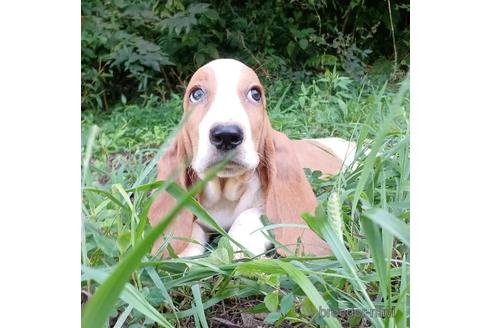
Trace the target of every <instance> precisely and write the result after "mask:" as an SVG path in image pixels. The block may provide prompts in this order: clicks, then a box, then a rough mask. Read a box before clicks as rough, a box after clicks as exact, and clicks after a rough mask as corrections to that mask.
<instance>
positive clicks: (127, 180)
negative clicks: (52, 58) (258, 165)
mask: <svg viewBox="0 0 492 328" xmlns="http://www.w3.org/2000/svg"><path fill="white" fill-rule="evenodd" d="M408 36H409V4H408V2H405V1H371V2H367V1H288V2H283V1H264V2H256V1H255V2H247V3H243V2H239V1H220V2H219V1H211V2H208V3H197V2H192V1H164V2H162V1H131V2H130V1H124V0H119V1H116V0H113V1H86V0H84V1H83V2H82V140H83V144H82V159H83V160H82V163H83V167H82V170H83V181H82V196H83V204H82V277H81V284H82V302H83V305H84V309H83V318H82V323H83V326H84V327H97V326H99V324H98V323H101V324H102V325H109V326H111V327H149V326H167V327H172V326H181V327H189V326H197V327H207V326H210V327H225V326H231V327H234V325H236V326H242V327H247V326H248V324H250V325H253V324H255V325H266V324H272V325H277V326H282V327H291V326H300V327H316V326H328V327H339V326H343V327H368V326H371V325H372V326H375V327H406V326H408V325H409V308H408V306H409V302H408V298H409V258H410V253H409V235H408V224H409V218H410V212H409V179H410V177H409V133H408V131H409V127H408V117H409V101H408V100H409V93H408V79H407V80H404V76H405V75H406V73H405V72H406V70H407V69H408V67H409V62H408V49H409V47H408V46H409V45H408V41H409V37H408ZM216 57H233V58H237V59H240V60H242V61H243V62H245V63H247V64H249V65H251V66H252V67H253V68H254V69H255V70H256V71H257V72H258V74H259V75H260V77H261V79H262V81H263V83H264V84H265V87H266V89H267V92H268V97H267V103H268V112H269V117H270V119H271V121H272V125H273V127H274V128H276V129H278V130H281V131H283V132H285V133H287V134H288V135H289V136H290V137H291V138H303V137H319V136H323V137H326V136H339V137H344V138H347V139H350V140H354V141H357V143H358V146H359V147H358V159H359V163H360V164H359V165H358V166H357V167H353V168H352V169H350V170H347V171H345V172H344V173H342V174H340V175H338V176H336V177H332V178H331V179H328V180H327V179H324V178H323V177H321V176H320V174H319V172H309V171H307V172H306V174H307V176H308V177H309V179H310V181H311V183H312V185H313V188H314V189H315V191H316V194H317V196H318V199H319V202H320V207H319V210H318V211H317V213H316V216H317V220H312V218H310V217H309V216H306V217H305V220H306V223H307V224H309V225H310V226H311V227H312V228H313V229H314V230H315V231H317V232H318V233H319V234H320V236H321V237H322V238H323V239H324V240H325V241H326V242H327V243H328V244H329V245H330V246H331V247H332V249H333V250H334V256H332V257H327V258H306V257H300V256H297V255H296V254H292V256H289V257H286V258H281V259H280V258H271V259H268V260H262V259H247V260H245V261H243V262H234V261H232V256H231V253H230V241H229V239H228V237H227V235H224V232H223V231H220V229H218V231H217V233H218V234H217V236H218V237H217V238H213V239H212V241H211V243H210V245H208V247H209V249H210V251H209V252H207V253H206V254H205V255H204V256H202V257H200V258H198V259H194V260H184V259H177V258H171V259H166V260H161V259H156V258H152V257H151V256H149V255H148V246H149V245H150V244H151V243H152V239H153V238H157V236H159V234H160V231H159V229H161V231H162V229H164V226H161V227H157V228H156V229H153V230H152V229H151V227H150V225H149V224H148V221H147V211H148V207H149V205H150V203H151V201H152V199H151V197H150V196H149V193H150V191H151V190H152V189H153V188H157V187H160V188H167V189H168V190H173V192H174V193H175V196H176V197H177V199H178V203H179V204H181V205H182V206H187V207H189V208H191V209H192V210H193V211H194V212H195V214H196V215H198V216H200V217H201V218H202V219H204V220H213V218H210V217H207V214H206V212H205V213H204V212H203V211H202V209H201V208H200V207H199V206H197V204H196V203H194V202H193V201H192V200H191V198H190V196H191V194H187V193H186V191H180V190H177V189H176V188H175V186H174V185H170V184H164V185H163V184H159V183H158V184H155V183H154V181H155V163H156V160H157V158H158V156H159V154H161V153H162V152H163V151H165V148H166V140H168V138H169V136H170V135H171V134H172V131H173V130H174V129H175V127H176V126H177V125H178V124H179V121H180V118H181V112H182V108H181V92H182V90H183V88H184V86H185V85H186V80H187V79H188V78H189V77H190V75H191V74H192V73H193V72H194V71H195V70H196V68H197V67H198V66H200V65H201V64H203V63H205V62H207V61H209V60H211V59H213V58H216ZM368 149H370V152H369V151H367V150H368ZM169 219H172V217H170V218H169ZM221 236H222V238H221ZM270 255H271V254H270ZM270 255H269V256H270ZM89 296H90V299H91V301H90V302H88V303H87V299H88V297H89ZM320 307H321V308H323V309H332V310H337V311H338V312H337V315H335V316H327V315H323V312H321V313H320V312H319V311H318V310H319V308H320ZM353 309H360V310H364V311H367V310H369V309H390V310H391V311H392V313H393V314H394V315H393V316H389V317H377V316H373V315H370V314H368V313H363V312H354V311H353ZM325 314H326V312H325ZM108 318H109V319H108Z"/></svg>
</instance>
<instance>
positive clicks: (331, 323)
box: [276, 239, 341, 328]
mask: <svg viewBox="0 0 492 328" xmlns="http://www.w3.org/2000/svg"><path fill="white" fill-rule="evenodd" d="M337 240H338V239H337ZM276 263H277V264H278V266H279V267H281V268H282V269H283V270H284V271H285V273H287V274H288V275H289V277H290V278H291V279H292V280H293V281H294V282H295V283H296V284H297V285H298V286H299V287H300V288H301V289H302V291H303V292H304V293H305V294H306V296H307V297H309V299H310V300H311V302H312V303H313V305H314V306H316V308H322V309H329V307H328V304H326V302H325V300H324V299H323V297H322V296H321V295H320V293H319V292H318V290H317V289H316V288H315V287H314V285H313V283H312V282H311V281H310V280H309V279H308V278H307V277H306V275H304V273H302V272H301V270H299V269H297V268H296V267H295V266H293V265H292V264H290V263H288V262H283V261H276ZM323 320H324V322H325V323H326V324H327V325H328V327H337V328H339V327H341V325H340V322H339V321H338V320H337V319H336V318H333V317H324V318H323Z"/></svg>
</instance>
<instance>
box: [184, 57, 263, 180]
mask: <svg viewBox="0 0 492 328" xmlns="http://www.w3.org/2000/svg"><path fill="white" fill-rule="evenodd" d="M205 67H208V68H210V69H212V71H213V72H214V75H215V81H216V86H215V88H216V94H215V97H214V101H213V103H212V104H211V105H210V108H209V110H208V112H207V114H205V116H204V117H203V119H202V121H201V122H200V125H199V127H198V150H197V153H196V156H195V158H194V159H193V162H192V166H193V168H194V169H195V171H196V172H197V173H198V175H199V176H203V174H204V172H205V170H206V169H208V168H209V167H210V166H212V165H214V164H216V163H217V162H219V161H220V160H221V159H222V156H223V154H222V153H221V152H220V151H218V150H217V149H216V148H215V146H214V145H212V144H211V143H210V140H209V135H210V129H211V128H212V127H214V126H215V125H217V124H236V125H238V126H239V127H240V128H241V129H242V130H243V137H244V139H243V142H242V143H241V145H239V146H238V147H237V148H236V149H235V150H234V151H235V155H234V158H233V160H234V161H236V162H239V163H241V166H243V167H237V166H235V167H226V169H225V170H223V171H222V172H219V174H218V176H219V177H231V176H236V175H238V174H241V173H244V172H246V171H249V170H252V169H254V168H255V167H256V166H257V165H258V163H259V157H258V154H257V153H256V150H255V146H254V143H253V138H252V134H251V125H250V123H249V119H248V115H247V114H246V112H245V110H244V108H243V106H242V104H241V101H240V99H239V98H238V84H239V81H240V78H241V69H243V68H244V67H245V66H244V64H242V63H241V62H239V61H236V60H233V59H220V60H214V61H212V62H210V63H209V64H207V65H206V66H205ZM244 96H245V97H246V94H245V95H244Z"/></svg>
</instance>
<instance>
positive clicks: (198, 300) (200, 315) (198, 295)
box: [191, 284, 208, 328]
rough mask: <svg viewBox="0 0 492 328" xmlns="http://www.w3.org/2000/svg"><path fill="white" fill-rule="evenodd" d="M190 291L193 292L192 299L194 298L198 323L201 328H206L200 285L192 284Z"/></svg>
mask: <svg viewBox="0 0 492 328" xmlns="http://www.w3.org/2000/svg"><path fill="white" fill-rule="evenodd" d="M191 291H192V292H193V297H194V298H195V309H196V311H197V316H198V318H199V319H200V323H201V325H202V327H203V328H208V324H207V319H206V318H205V311H204V309H203V302H202V295H201V293H200V285H199V284H194V285H193V286H191Z"/></svg>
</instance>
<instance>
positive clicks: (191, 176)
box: [149, 133, 196, 256]
mask: <svg viewBox="0 0 492 328" xmlns="http://www.w3.org/2000/svg"><path fill="white" fill-rule="evenodd" d="M186 145H187V142H186V135H185V134H184V133H181V134H179V135H178V136H176V138H175V139H174V140H173V142H172V143H171V146H170V147H169V149H168V150H167V152H166V154H164V155H163V156H162V157H161V159H160V160H159V163H158V164H157V180H167V179H173V178H174V179H175V180H176V183H177V184H179V185H180V187H182V188H183V189H187V187H189V186H190V185H191V184H193V182H194V181H195V180H196V175H195V172H194V171H193V170H191V169H190V168H187V162H188V155H187V154H188V153H189V150H188V149H189V147H187V146H186ZM158 192H159V195H157V197H156V198H155V200H154V202H153V203H152V205H151V207H150V210H149V221H150V224H151V225H152V227H154V226H156V225H157V224H158V223H159V222H160V221H161V220H162V219H163V218H164V216H165V215H166V214H167V213H168V212H169V211H170V210H171V209H172V208H173V207H174V206H175V205H176V200H175V199H174V197H172V196H171V195H170V194H168V193H167V192H166V191H158ZM193 219H194V216H193V214H192V213H191V212H190V211H189V210H187V209H183V210H182V211H181V212H180V213H179V214H178V217H177V218H175V219H174V220H173V221H172V222H171V224H170V225H169V226H168V227H167V229H166V230H165V231H164V234H165V235H168V234H171V233H172V234H173V238H176V237H181V238H190V237H191V231H192V225H193ZM162 244H163V239H162V238H159V239H158V240H157V241H156V242H155V244H154V247H153V248H152V254H153V255H156V253H157V252H158V250H159V248H160V247H161V245H162ZM170 244H171V246H172V247H173V249H174V251H175V252H176V254H179V253H180V252H181V251H182V250H184V249H185V247H186V246H187V245H188V242H187V241H185V240H179V239H172V240H171V242H170ZM162 251H163V252H162V255H163V256H169V254H168V252H167V250H166V249H164V250H162Z"/></svg>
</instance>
